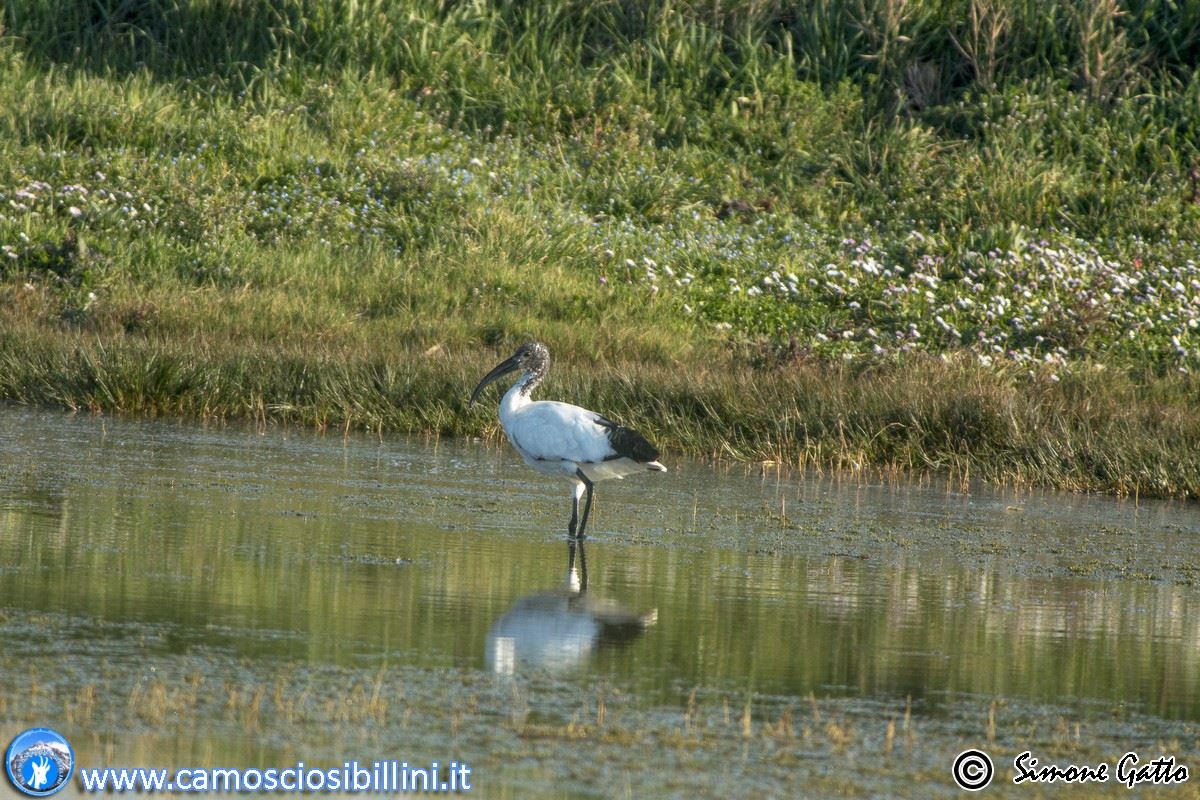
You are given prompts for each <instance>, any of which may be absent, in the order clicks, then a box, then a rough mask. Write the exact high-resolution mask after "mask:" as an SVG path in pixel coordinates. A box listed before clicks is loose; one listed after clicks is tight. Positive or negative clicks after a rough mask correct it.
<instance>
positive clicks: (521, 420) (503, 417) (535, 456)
mask: <svg viewBox="0 0 1200 800" xmlns="http://www.w3.org/2000/svg"><path fill="white" fill-rule="evenodd" d="M549 368H550V351H549V350H547V349H546V346H545V345H543V344H540V343H539V342H527V343H526V344H523V345H521V346H520V347H519V348H517V352H515V353H513V354H512V356H510V357H509V358H507V359H505V360H504V361H502V362H500V363H499V364H498V365H496V368H495V369H493V370H492V371H491V372H489V373H488V374H487V375H485V376H484V377H483V380H481V381H480V382H479V385H478V386H476V387H475V391H473V392H471V403H474V402H475V400H476V399H477V398H478V397H479V394H480V392H482V391H483V390H484V388H485V387H486V386H487V385H488V384H490V383H492V382H493V381H496V380H499V379H500V378H502V377H504V376H505V375H508V374H509V373H512V372H518V371H519V372H521V373H522V374H521V377H520V378H518V379H517V382H516V383H514V384H513V386H512V388H511V389H509V390H508V391H507V392H505V393H504V398H503V399H502V400H501V401H500V425H501V427H503V428H504V432H505V433H506V434H507V435H508V440H509V441H510V442H512V446H513V447H515V448H516V450H517V452H518V453H520V454H521V457H522V458H523V459H525V463H526V464H528V465H529V466H531V467H533V468H534V469H536V470H537V471H538V472H543V473H545V474H547V475H561V476H563V477H565V478H568V479H570V480H572V481H573V482H574V483H575V492H574V494H573V496H572V502H571V523H570V525H569V526H568V532H569V534H570V535H571V536H572V537H574V538H578V539H582V538H583V537H584V532H585V530H586V529H587V521H588V515H589V514H590V513H591V510H592V493H593V491H594V490H595V485H596V482H597V481H602V480H607V479H609V478H624V477H625V476H626V475H633V474H634V473H638V472H666V471H667V468H666V467H664V466H663V465H662V464H660V463H658V449H657V448H655V447H654V445H652V444H650V442H648V441H646V438H645V437H644V436H642V435H641V434H640V433H638V432H637V431H635V430H632V429H630V428H625V427H622V426H621V425H618V424H617V423H615V422H613V421H612V420H610V419H607V418H605V417H603V416H601V415H600V414H597V413H596V412H595V411H588V410H587V409H586V408H580V407H579V406H573V405H570V404H569V403H556V402H553V401H550V400H534V399H532V398H531V397H530V395H531V394H532V393H533V390H534V389H535V388H536V387H537V385H538V384H539V383H541V382H542V379H543V378H545V377H546V372H547V370H549ZM585 497H586V500H585ZM580 500H584V505H583V514H582V516H581V515H580V511H579V501H580Z"/></svg>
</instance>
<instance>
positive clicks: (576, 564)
mask: <svg viewBox="0 0 1200 800" xmlns="http://www.w3.org/2000/svg"><path fill="white" fill-rule="evenodd" d="M576 556H578V558H577V557H576ZM657 621H658V611H657V609H651V610H650V611H647V612H645V613H640V614H639V613H635V612H633V611H630V610H628V609H626V608H623V607H622V606H620V605H618V604H617V603H616V602H614V601H612V600H604V599H601V598H598V597H593V596H592V595H590V594H588V592H587V554H586V553H585V552H584V549H583V542H582V541H575V540H571V541H569V542H567V580H566V582H565V584H564V585H563V586H561V587H560V588H558V589H552V590H550V591H547V592H539V593H538V594H532V595H529V596H528V597H522V598H521V599H520V600H518V601H517V602H516V603H514V604H513V607H512V608H510V609H509V610H508V611H507V612H506V613H505V614H504V616H502V617H501V618H500V619H498V620H496V623H495V624H494V625H492V628H491V630H489V631H488V636H487V646H486V648H485V658H486V659H487V664H488V667H489V668H490V669H491V670H492V671H493V672H495V673H498V674H501V675H513V674H516V673H517V672H520V671H522V670H527V669H531V668H532V669H540V670H545V671H547V672H565V671H567V670H569V669H571V668H573V667H576V666H579V665H580V664H583V663H584V662H585V661H587V659H588V657H589V656H590V655H591V654H592V652H593V651H595V650H597V649H598V648H603V647H608V646H614V645H621V644H625V643H628V642H631V641H633V640H634V639H636V638H637V637H639V636H641V635H642V633H643V632H644V631H645V630H646V628H648V627H650V626H651V625H653V624H654V623H655V622H657Z"/></svg>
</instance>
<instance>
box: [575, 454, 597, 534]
mask: <svg viewBox="0 0 1200 800" xmlns="http://www.w3.org/2000/svg"><path fill="white" fill-rule="evenodd" d="M575 477H577V478H579V481H580V483H581V485H582V486H583V488H584V489H585V490H586V491H587V500H585V501H584V504H583V517H582V519H580V520H579V532H578V533H576V534H575V538H576V539H582V538H583V537H584V536H585V535H586V534H585V531H586V530H587V523H588V515H590V514H591V513H592V492H593V491H594V490H595V488H596V484H594V483H592V481H591V480H589V479H588V476H586V475H584V474H583V470H576V472H575ZM576 498H578V491H576ZM575 502H576V503H578V502H579V501H578V499H576V501H575Z"/></svg>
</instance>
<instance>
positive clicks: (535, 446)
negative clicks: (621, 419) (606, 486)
mask: <svg viewBox="0 0 1200 800" xmlns="http://www.w3.org/2000/svg"><path fill="white" fill-rule="evenodd" d="M596 416H597V415H596V414H595V413H594V412H591V411H588V410H587V409H584V408H580V407H579V406H573V405H570V404H568V403H555V402H551V401H547V400H540V401H538V402H535V403H530V404H529V405H528V406H526V407H525V408H523V409H521V411H520V413H519V414H518V415H517V417H516V419H514V420H513V422H512V424H511V425H510V426H509V428H508V435H509V438H511V439H512V440H513V444H515V445H516V446H517V449H519V450H520V451H521V452H522V453H524V454H525V455H527V456H528V457H529V458H534V459H538V460H540V461H579V462H588V461H603V460H604V459H606V458H609V457H611V456H612V455H613V453H614V452H615V451H614V450H613V449H612V445H611V444H610V443H609V440H608V435H607V431H606V429H605V428H603V427H602V426H600V425H598V424H596Z"/></svg>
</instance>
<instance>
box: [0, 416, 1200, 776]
mask: <svg viewBox="0 0 1200 800" xmlns="http://www.w3.org/2000/svg"><path fill="white" fill-rule="evenodd" d="M0 443H2V450H0V459H2V461H0V734H3V735H4V736H6V737H7V738H11V736H13V735H15V734H16V733H17V732H18V731H19V730H21V729H23V728H25V727H29V726H31V725H49V726H51V727H55V728H57V729H58V730H60V731H61V732H63V733H64V734H65V735H66V736H67V737H68V739H70V740H71V741H72V743H73V744H75V747H76V754H77V758H78V760H79V762H80V763H81V764H83V765H84V766H103V765H120V766H125V765H128V766H156V767H171V768H178V767H183V766H218V765H220V766H239V767H247V766H259V767H267V766H288V765H290V764H293V763H294V761H295V760H296V759H302V760H304V761H306V762H307V763H310V764H328V765H334V764H339V763H341V762H342V761H343V760H347V759H355V758H356V759H358V760H360V761H369V760H371V759H380V758H398V759H403V760H407V761H409V762H412V763H414V764H415V763H418V762H421V761H423V760H439V761H441V762H443V763H445V762H449V761H451V760H458V761H466V762H468V763H470V764H471V766H472V768H473V771H474V778H475V785H476V787H477V789H476V793H477V794H481V795H482V796H486V797H506V796H508V797H543V796H544V797H557V796H579V797H589V796H594V797H607V796H613V795H614V793H615V794H617V795H621V794H627V795H629V796H638V797H641V796H660V795H678V796H689V797H690V796H706V797H709V796H710V797H727V796H747V795H749V794H757V795H762V796H794V795H796V794H797V793H801V792H804V793H811V794H823V793H827V792H833V791H837V792H839V793H848V794H851V795H861V796H872V795H896V794H905V795H910V796H921V797H925V796H931V795H933V796H941V795H945V796H958V790H957V789H956V788H955V787H954V786H953V784H952V783H951V782H950V778H949V764H950V762H951V761H952V760H953V757H954V755H955V754H957V753H958V752H959V751H960V750H962V749H964V748H965V747H967V746H981V747H984V748H985V749H989V750H990V751H992V752H993V753H994V754H995V755H996V757H997V762H998V764H999V765H1000V766H1001V767H1002V768H1001V770H1000V774H1001V776H1002V779H1001V780H1000V781H998V783H1002V782H1003V780H1006V779H1007V777H1006V775H1005V770H1004V769H1003V763H1002V762H1003V760H1004V759H1005V758H1007V759H1008V762H1009V763H1011V759H1012V756H1013V754H1015V753H1017V752H1020V751H1021V750H1023V749H1027V748H1029V747H1033V748H1035V749H1038V752H1039V753H1044V754H1045V755H1046V757H1047V760H1054V759H1057V760H1058V761H1060V762H1069V761H1075V762H1079V763H1082V762H1084V761H1091V762H1095V761H1096V760H1098V759H1103V760H1109V761H1112V762H1115V760H1116V759H1117V758H1119V757H1120V755H1121V754H1122V753H1124V752H1125V751H1126V750H1129V749H1137V748H1139V747H1140V748H1143V749H1145V750H1146V752H1147V753H1149V751H1150V750H1154V751H1155V755H1156V754H1157V753H1158V752H1167V751H1169V752H1172V753H1174V754H1175V755H1177V756H1178V757H1179V758H1181V759H1182V760H1183V761H1185V762H1187V760H1188V758H1189V757H1190V758H1191V760H1192V763H1194V764H1195V765H1196V766H1197V767H1200V754H1198V752H1197V738H1198V737H1200V726H1198V725H1197V722H1198V721H1200V613H1198V612H1200V592H1198V590H1197V587H1196V578H1197V570H1198V569H1200V559H1198V558H1197V556H1198V554H1200V547H1198V546H1197V542H1198V541H1200V539H1198V537H1200V512H1198V511H1197V509H1196V507H1195V506H1192V505H1187V504H1170V503H1157V502H1156V503H1146V502H1141V503H1136V502H1133V501H1119V500H1114V499H1111V498H1102V497H1085V496H1077V495H1062V494H1053V493H1045V494H1019V493H1004V492H995V491H987V490H983V489H974V490H972V491H970V492H964V491H962V490H961V489H960V488H959V487H947V486H945V485H943V484H941V483H939V482H929V481H926V482H924V483H915V484H914V483H902V482H896V481H888V480H882V479H875V478H865V477H846V476H841V477H833V478H830V477H820V476H811V475H810V476H805V475H797V474H789V473H787V472H784V471H780V470H777V469H773V468H771V467H763V466H752V467H747V466H737V467H713V466H708V465H703V464H697V463H689V462H686V461H682V460H679V459H670V461H669V463H670V466H671V468H672V470H671V472H669V473H667V474H665V475H647V476H645V478H644V479H643V478H634V479H629V480H626V481H624V482H616V483H604V484H600V485H599V487H598V489H597V501H596V508H595V512H594V514H593V517H592V523H591V526H590V532H591V533H592V534H593V535H592V536H590V537H589V539H588V541H587V543H586V549H585V550H584V551H583V553H576V555H575V562H574V565H575V567H576V571H575V574H574V576H573V578H574V580H573V582H572V581H571V580H568V560H569V558H570V554H569V552H568V551H569V548H568V544H567V542H566V539H565V536H564V533H565V525H566V521H567V517H568V515H569V494H568V486H567V484H565V483H560V482H556V481H554V480H553V479H549V478H544V477H542V476H539V475H536V474H534V473H533V472H532V471H530V470H528V469H526V468H525V467H523V466H522V465H521V464H520V463H519V460H518V459H517V458H516V457H515V456H514V454H512V453H511V452H510V451H509V450H508V449H507V448H505V447H500V446H496V445H491V444H485V443H478V442H471V443H468V442H450V441H445V440H442V441H437V440H426V439H399V438H384V439H379V438H369V437H359V436H352V437H348V438H347V437H342V436H341V435H318V434H313V433H307V432H297V431H291V430H281V429H278V428H267V429H264V430H255V429H250V428H244V427H225V426H207V427H202V426H196V425H192V424H183V423H172V422H139V421H129V420H119V419H118V420H114V419H105V418H91V417H78V416H64V415H61V414H56V413H51V412H31V411H25V410H14V409H4V410H2V411H0ZM584 558H586V576H584V575H583V574H582V572H581V571H580V570H579V567H580V566H582V563H581V562H582V560H583V559H584ZM584 577H586V586H582V585H581V578H584ZM7 738H6V740H5V741H7ZM1051 757H1053V758H1051ZM1008 788H1009V790H1010V791H1013V792H1014V793H1020V794H1022V795H1024V796H1031V795H1035V794H1036V791H1035V790H1034V789H1033V788H1031V787H1027V786H1022V787H1017V788H1015V789H1014V788H1013V787H1011V786H1010V787H1008ZM1050 788H1051V789H1055V790H1057V789H1059V788H1060V787H1050ZM1106 788H1112V789H1113V790H1114V791H1115V790H1116V788H1117V787H1106ZM69 791H74V788H73V789H71V790H69ZM992 791H1003V787H1002V786H993V787H992Z"/></svg>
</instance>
